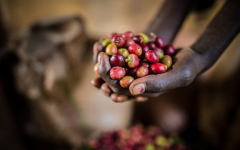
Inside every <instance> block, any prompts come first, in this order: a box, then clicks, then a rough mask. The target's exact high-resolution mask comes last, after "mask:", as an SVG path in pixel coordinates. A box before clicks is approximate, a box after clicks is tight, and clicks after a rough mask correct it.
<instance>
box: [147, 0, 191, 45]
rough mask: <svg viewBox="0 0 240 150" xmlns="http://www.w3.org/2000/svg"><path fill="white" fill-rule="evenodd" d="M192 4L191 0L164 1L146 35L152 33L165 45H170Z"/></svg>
mask: <svg viewBox="0 0 240 150" xmlns="http://www.w3.org/2000/svg"><path fill="white" fill-rule="evenodd" d="M192 4H193V1H191V0H179V1H172V0H170V1H166V2H165V3H164V4H163V6H162V8H161V9H160V10H159V12H158V13H157V15H156V17H155V18H154V19H153V21H152V22H151V24H150V25H149V26H148V28H147V30H146V33H150V32H154V33H155V34H156V35H158V36H160V37H161V38H162V39H163V41H164V42H165V43H172V41H173V40H174V38H175V36H176V34H177V33H178V31H179V29H180V27H181V26H182V23H183V21H184V20H185V18H186V16H187V15H188V13H189V11H190V8H191V6H192Z"/></svg>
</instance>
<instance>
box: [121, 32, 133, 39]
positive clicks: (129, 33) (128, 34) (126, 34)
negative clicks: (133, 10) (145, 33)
mask: <svg viewBox="0 0 240 150" xmlns="http://www.w3.org/2000/svg"><path fill="white" fill-rule="evenodd" d="M133 36H134V33H133V32H132V31H127V32H125V33H123V34H122V37H123V38H124V39H125V40H127V39H129V38H132V37H133Z"/></svg>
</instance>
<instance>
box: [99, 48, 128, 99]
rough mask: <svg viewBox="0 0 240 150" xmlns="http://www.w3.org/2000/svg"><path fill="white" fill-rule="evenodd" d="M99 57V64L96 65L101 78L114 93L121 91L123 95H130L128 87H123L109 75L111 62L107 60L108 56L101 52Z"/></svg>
mask: <svg viewBox="0 0 240 150" xmlns="http://www.w3.org/2000/svg"><path fill="white" fill-rule="evenodd" d="M99 57H100V64H99V66H98V70H99V74H100V76H101V77H102V79H103V80H104V81H105V82H106V83H107V84H108V85H109V87H110V88H111V89H112V91H113V92H114V93H117V94H119V93H121V94H124V95H130V92H129V90H128V89H124V88H122V87H121V86H120V84H119V83H118V82H119V81H118V80H114V79H112V78H111V77H110V75H109V73H110V69H111V64H110V62H109V57H108V55H107V54H106V53H103V52H101V53H100V54H99Z"/></svg>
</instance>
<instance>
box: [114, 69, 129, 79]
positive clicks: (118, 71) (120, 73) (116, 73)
mask: <svg viewBox="0 0 240 150" xmlns="http://www.w3.org/2000/svg"><path fill="white" fill-rule="evenodd" d="M125 74H126V72H125V70H124V68H122V67H113V68H112V69H111V70H110V77H111V78H112V79H117V80H118V79H121V78H122V77H124V76H125Z"/></svg>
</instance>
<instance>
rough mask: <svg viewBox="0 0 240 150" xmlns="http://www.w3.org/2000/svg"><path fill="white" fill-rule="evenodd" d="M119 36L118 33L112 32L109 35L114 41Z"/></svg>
mask: <svg viewBox="0 0 240 150" xmlns="http://www.w3.org/2000/svg"><path fill="white" fill-rule="evenodd" d="M116 35H118V34H117V33H116V32H112V33H110V34H109V36H108V37H109V38H110V39H112V38H113V37H114V36H116Z"/></svg>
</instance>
